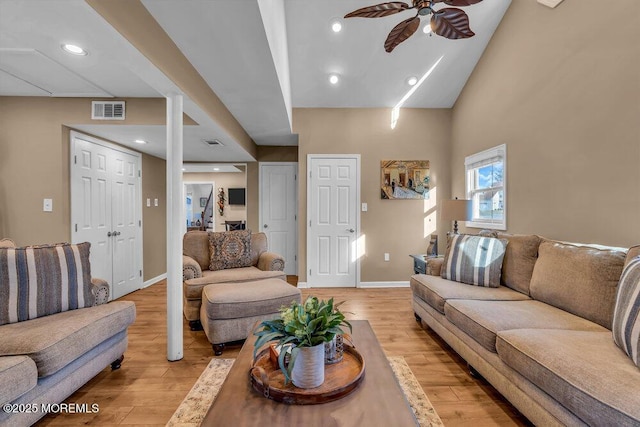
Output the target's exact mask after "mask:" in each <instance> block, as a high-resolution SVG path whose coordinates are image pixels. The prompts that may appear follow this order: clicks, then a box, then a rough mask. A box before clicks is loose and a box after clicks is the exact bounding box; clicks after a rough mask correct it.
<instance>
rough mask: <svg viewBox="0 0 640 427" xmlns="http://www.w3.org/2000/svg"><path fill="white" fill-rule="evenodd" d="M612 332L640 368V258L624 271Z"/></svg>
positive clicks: (619, 345)
mask: <svg viewBox="0 0 640 427" xmlns="http://www.w3.org/2000/svg"><path fill="white" fill-rule="evenodd" d="M612 331H613V340H614V342H615V343H616V344H617V345H618V347H620V348H621V349H622V350H624V352H625V353H627V355H628V356H629V357H630V358H631V360H633V363H635V364H636V366H638V367H640V256H638V257H636V258H635V259H633V260H631V261H630V262H629V263H628V264H627V266H626V267H625V268H624V270H623V271H622V277H621V278H620V284H619V285H618V295H617V298H616V305H615V309H614V311H613V327H612Z"/></svg>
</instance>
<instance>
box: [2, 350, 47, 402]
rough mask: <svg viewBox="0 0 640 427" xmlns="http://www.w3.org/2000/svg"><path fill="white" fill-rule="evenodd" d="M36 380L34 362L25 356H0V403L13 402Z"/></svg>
mask: <svg viewBox="0 0 640 427" xmlns="http://www.w3.org/2000/svg"><path fill="white" fill-rule="evenodd" d="M37 382H38V369H37V368H36V364H35V363H34V362H33V360H31V359H30V358H29V357H27V356H5V357H0V384H2V387H0V405H4V404H5V403H9V402H13V401H14V400H16V399H17V398H19V397H20V396H22V395H23V394H25V393H26V392H28V391H29V390H31V389H32V388H34V387H35V386H36V383H37Z"/></svg>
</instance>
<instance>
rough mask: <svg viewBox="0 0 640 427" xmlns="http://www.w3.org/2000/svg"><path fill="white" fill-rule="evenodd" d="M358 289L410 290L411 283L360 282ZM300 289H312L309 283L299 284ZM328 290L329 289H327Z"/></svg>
mask: <svg viewBox="0 0 640 427" xmlns="http://www.w3.org/2000/svg"><path fill="white" fill-rule="evenodd" d="M357 287H358V288H363V289H366V288H408V287H409V282H408V281H404V282H360V284H359V285H358V286H357ZM298 289H311V286H309V284H308V283H307V282H298ZM325 289H328V288H325Z"/></svg>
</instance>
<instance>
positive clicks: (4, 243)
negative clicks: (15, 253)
mask: <svg viewBox="0 0 640 427" xmlns="http://www.w3.org/2000/svg"><path fill="white" fill-rule="evenodd" d="M15 247H16V242H14V241H13V240H11V239H8V238H6V237H5V238H4V239H0V248H15Z"/></svg>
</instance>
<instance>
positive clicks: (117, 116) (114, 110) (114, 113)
mask: <svg viewBox="0 0 640 427" xmlns="http://www.w3.org/2000/svg"><path fill="white" fill-rule="evenodd" d="M91 119H92V120H124V101H92V102H91Z"/></svg>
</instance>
